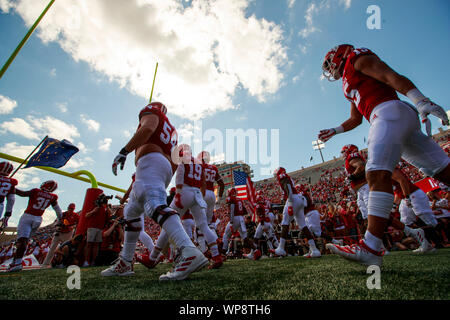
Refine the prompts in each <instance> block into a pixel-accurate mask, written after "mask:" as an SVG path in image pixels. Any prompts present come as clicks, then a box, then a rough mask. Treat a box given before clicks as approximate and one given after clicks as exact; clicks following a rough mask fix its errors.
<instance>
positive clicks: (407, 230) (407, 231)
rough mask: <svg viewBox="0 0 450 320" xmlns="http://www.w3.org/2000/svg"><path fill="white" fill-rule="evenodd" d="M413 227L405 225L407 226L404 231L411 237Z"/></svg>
mask: <svg viewBox="0 0 450 320" xmlns="http://www.w3.org/2000/svg"><path fill="white" fill-rule="evenodd" d="M411 230H412V229H411V228H410V227H408V226H405V228H404V229H403V232H404V233H405V234H406V235H407V236H408V237H409V236H410V235H411Z"/></svg>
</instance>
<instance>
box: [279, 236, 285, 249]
mask: <svg viewBox="0 0 450 320" xmlns="http://www.w3.org/2000/svg"><path fill="white" fill-rule="evenodd" d="M285 244H286V239H285V238H280V243H279V245H278V248H281V249H283V250H284V245H285Z"/></svg>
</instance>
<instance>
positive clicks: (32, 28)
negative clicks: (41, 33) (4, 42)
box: [0, 0, 55, 79]
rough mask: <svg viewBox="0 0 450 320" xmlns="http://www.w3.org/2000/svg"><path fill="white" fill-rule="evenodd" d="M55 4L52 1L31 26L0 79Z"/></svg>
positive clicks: (6, 64) (0, 71)
mask: <svg viewBox="0 0 450 320" xmlns="http://www.w3.org/2000/svg"><path fill="white" fill-rule="evenodd" d="M54 2H55V0H51V1H50V3H49V4H48V5H47V7H46V8H45V9H44V11H42V13H41V15H40V16H39V18H37V20H36V21H35V22H34V24H33V25H32V26H31V28H30V30H28V32H27V34H26V35H25V37H24V38H23V39H22V41H20V43H19V45H18V46H17V48H16V49H15V50H14V52H13V53H12V54H11V56H10V57H9V59H8V60H7V61H6V63H5V64H4V65H3V67H2V69H1V70H0V79H1V78H2V77H3V74H4V73H5V72H6V70H8V68H9V65H10V64H11V63H12V62H13V61H14V59H15V58H16V56H17V54H18V53H19V51H20V49H22V47H23V46H24V45H25V43H26V42H27V40H28V38H29V37H30V36H31V34H32V33H33V31H34V30H35V29H36V27H37V26H38V24H39V22H40V21H41V20H42V18H43V17H44V15H45V14H46V13H47V11H48V9H50V7H51V6H52V4H53V3H54Z"/></svg>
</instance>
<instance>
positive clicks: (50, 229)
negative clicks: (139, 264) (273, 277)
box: [0, 136, 450, 266]
mask: <svg viewBox="0 0 450 320" xmlns="http://www.w3.org/2000/svg"><path fill="white" fill-rule="evenodd" d="M449 140H450V139H449V136H444V137H442V138H440V139H439V140H438V142H439V143H440V145H441V146H443V148H444V149H445V150H446V151H447V153H449V151H450V148H448V147H447V146H448V145H449V143H448V142H449ZM399 167H400V169H401V170H402V172H403V173H405V174H406V175H407V176H408V177H409V178H410V180H411V181H412V182H417V181H419V180H421V179H423V178H424V176H423V174H422V173H421V172H420V171H419V170H418V169H417V168H415V167H413V166H411V165H410V164H408V163H407V162H405V161H402V162H401V163H400V165H399ZM313 172H314V174H315V175H316V176H317V175H318V176H319V178H318V180H317V181H316V182H314V183H311V177H307V176H303V175H302V173H301V172H299V173H298V174H292V176H291V177H292V178H293V180H294V182H295V183H296V184H304V185H306V186H307V187H308V191H309V192H310V194H311V196H312V199H313V201H314V203H315V205H316V208H317V210H318V211H319V212H320V216H321V227H322V231H323V232H325V233H326V234H328V235H329V236H330V237H332V238H334V239H337V240H341V241H342V242H343V243H354V242H357V241H359V239H361V236H362V235H363V234H364V232H365V229H366V225H365V221H364V220H363V219H362V217H361V212H360V211H359V209H358V207H357V205H356V201H355V200H356V196H355V194H354V193H353V192H352V191H351V189H350V188H349V185H348V181H347V179H346V175H345V171H344V169H343V162H342V161H336V162H335V163H334V164H332V165H331V166H326V167H322V168H315V169H314V170H313ZM255 189H256V191H260V192H261V194H262V195H263V196H264V197H265V198H266V199H268V200H269V201H270V202H271V203H272V211H273V213H274V214H275V217H276V220H275V221H276V224H277V226H276V228H275V231H276V232H277V231H278V233H279V230H280V226H279V223H280V222H281V220H282V206H283V201H282V199H283V196H282V192H281V189H280V188H279V187H278V186H277V184H276V182H275V181H273V180H272V181H271V180H264V181H260V182H256V183H255ZM428 196H429V199H430V205H431V207H432V209H433V210H434V212H435V214H436V217H437V218H438V220H439V223H440V224H442V226H443V227H442V228H441V229H440V234H439V243H434V245H435V246H440V247H441V246H447V245H449V241H450V237H449V229H450V218H449V215H448V214H447V213H448V210H449V201H450V192H447V190H446V188H445V187H442V188H441V189H439V190H436V191H433V192H430V193H429V194H428ZM122 209H123V206H121V205H118V206H111V205H108V210H106V212H107V213H106V214H105V216H104V217H103V218H102V219H101V223H100V224H101V226H97V227H98V228H99V229H101V235H102V236H101V237H100V239H101V240H99V241H98V242H96V243H95V246H96V248H97V249H96V250H95V256H93V257H91V258H90V259H89V260H90V261H89V262H88V265H89V264H91V265H108V264H109V263H111V261H113V260H114V259H115V258H117V256H118V254H119V252H120V249H121V244H122V242H123V225H122V224H120V223H119V218H120V216H121V214H122V212H123V210H122ZM246 209H247V213H248V219H246V224H247V229H248V231H249V235H251V234H252V230H253V232H254V228H256V224H255V222H254V221H252V219H251V218H250V217H251V212H250V208H249V206H247V205H246ZM443 212H444V213H445V214H443ZM392 214H393V215H394V217H397V218H399V219H400V214H399V212H398V204H397V206H394V208H393V211H392ZM215 217H216V220H217V223H216V232H217V234H218V236H219V238H222V236H223V233H224V230H225V227H226V225H227V223H228V221H229V216H228V207H227V205H226V204H225V203H224V202H223V201H220V202H218V204H217V206H216V209H215ZM144 225H145V231H146V232H147V233H148V234H149V235H150V237H151V238H152V239H153V240H154V241H156V239H157V237H158V235H159V233H160V227H159V225H158V224H156V223H154V222H153V221H152V220H151V219H149V218H145V224H144ZM73 227H75V226H73ZM290 230H291V231H290V236H291V239H290V240H289V242H288V244H287V247H286V248H287V250H286V251H287V252H288V253H289V254H290V255H302V254H303V253H304V252H307V244H306V241H305V239H303V237H302V235H301V234H299V230H298V228H297V227H296V226H295V224H294V223H293V225H292V227H291V229H290ZM58 231H60V230H58V229H57V226H56V223H53V224H50V225H48V226H46V227H43V228H40V229H39V230H38V231H37V232H36V234H34V236H33V237H32V238H30V240H29V243H28V247H27V251H26V254H25V255H30V254H33V255H34V256H35V257H36V259H37V260H38V262H39V263H40V264H42V263H43V262H44V260H45V258H46V255H47V254H48V252H49V250H50V248H51V245H52V240H53V239H54V236H55V233H57V232H58ZM69 231H70V232H71V235H72V232H73V230H72V228H71V229H70V230H69ZM72 240H73V239H72ZM231 241H232V242H233V245H232V246H231V247H232V248H233V250H232V251H233V254H234V256H235V257H239V256H241V255H242V253H243V249H242V246H241V244H240V238H239V233H235V234H233V235H232V237H231ZM74 243H75V242H74ZM13 244H14V243H13V242H9V243H2V244H1V246H0V264H1V263H3V262H4V261H6V260H8V259H10V258H11V257H12V255H13V249H14V245H13ZM384 245H385V248H386V249H387V250H409V249H414V248H417V246H418V244H417V243H416V242H415V241H414V240H413V239H412V238H410V237H406V236H405V234H404V233H403V232H402V231H400V230H396V229H394V228H393V227H389V229H388V230H387V232H386V237H385V239H384ZM137 248H138V250H141V248H142V244H141V243H139V244H138V247H137ZM321 251H322V254H324V253H326V250H325V246H324V245H322V246H321ZM57 252H58V251H57ZM267 252H268V251H267V250H266V253H267ZM82 260H83V259H82ZM77 262H78V263H79V264H80V265H84V266H86V261H85V262H84V263H83V261H77ZM56 265H57V264H56ZM54 266H55V264H54Z"/></svg>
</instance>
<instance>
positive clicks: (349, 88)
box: [342, 48, 398, 121]
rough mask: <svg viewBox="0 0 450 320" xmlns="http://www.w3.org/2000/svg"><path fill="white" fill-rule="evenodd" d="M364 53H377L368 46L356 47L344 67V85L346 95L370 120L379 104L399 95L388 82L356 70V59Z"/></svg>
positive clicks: (396, 98)
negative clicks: (367, 47) (385, 82)
mask: <svg viewBox="0 0 450 320" xmlns="http://www.w3.org/2000/svg"><path fill="white" fill-rule="evenodd" d="M364 55H375V53H373V52H372V51H370V50H369V49H366V48H359V49H354V50H353V51H352V53H350V55H349V56H348V58H347V62H346V63H345V67H344V73H343V75H342V85H343V89H344V95H345V97H346V98H347V99H348V100H350V101H351V102H354V103H355V105H356V107H357V108H358V111H359V112H360V113H361V114H362V115H363V116H364V117H365V118H366V119H367V120H368V121H370V114H371V113H372V110H373V109H374V108H375V107H376V106H377V105H379V104H380V103H383V102H386V101H389V100H398V95H397V92H396V91H395V90H394V89H393V88H391V87H390V86H388V85H387V84H384V83H382V82H380V81H378V80H376V79H374V78H372V77H369V76H367V75H365V74H363V73H361V72H359V71H357V70H355V67H354V64H355V61H356V60H357V59H358V58H359V57H361V56H364ZM375 56H376V55H375Z"/></svg>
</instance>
